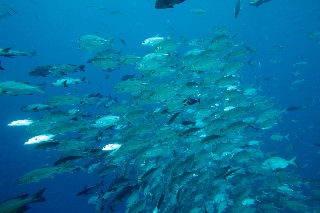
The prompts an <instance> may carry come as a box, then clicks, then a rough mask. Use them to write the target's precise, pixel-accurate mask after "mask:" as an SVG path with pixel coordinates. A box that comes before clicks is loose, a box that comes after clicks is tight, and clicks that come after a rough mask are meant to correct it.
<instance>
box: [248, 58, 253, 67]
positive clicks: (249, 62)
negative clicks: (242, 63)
mask: <svg viewBox="0 0 320 213" xmlns="http://www.w3.org/2000/svg"><path fill="white" fill-rule="evenodd" d="M252 61H253V58H251V59H250V60H249V61H247V64H248V65H249V66H251V67H252V66H253V65H252V63H251V62H252Z"/></svg>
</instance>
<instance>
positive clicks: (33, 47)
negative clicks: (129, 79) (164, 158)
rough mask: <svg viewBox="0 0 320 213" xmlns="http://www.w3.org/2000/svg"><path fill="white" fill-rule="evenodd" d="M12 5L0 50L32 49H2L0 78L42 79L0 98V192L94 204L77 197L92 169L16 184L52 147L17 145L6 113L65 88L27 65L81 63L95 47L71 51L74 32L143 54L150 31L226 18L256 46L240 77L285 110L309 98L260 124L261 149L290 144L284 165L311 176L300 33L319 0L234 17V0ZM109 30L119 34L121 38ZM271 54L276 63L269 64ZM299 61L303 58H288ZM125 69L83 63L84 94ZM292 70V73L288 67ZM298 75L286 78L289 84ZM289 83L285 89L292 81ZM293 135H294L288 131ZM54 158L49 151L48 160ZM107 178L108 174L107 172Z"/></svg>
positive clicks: (318, 52) (62, 205)
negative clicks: (165, 5)
mask: <svg viewBox="0 0 320 213" xmlns="http://www.w3.org/2000/svg"><path fill="white" fill-rule="evenodd" d="M1 4H6V5H10V6H11V5H14V10H15V11H16V12H17V14H15V13H13V12H12V11H10V13H11V15H10V16H7V17H4V18H1V19H0V48H6V47H12V48H13V49H17V50H21V51H36V52H37V56H35V57H17V58H4V57H1V58H0V60H1V66H2V67H4V68H5V70H4V71H1V72H0V81H1V82H2V81H7V80H16V81H23V82H26V81H27V82H30V83H32V84H41V83H46V82H47V86H46V95H41V94H34V95H32V96H13V97H6V96H1V97H0V105H1V108H0V109H1V110H0V118H1V120H0V134H1V140H0V154H1V155H0V171H1V172H0V174H1V175H0V200H5V199H7V198H10V197H14V196H17V195H21V194H25V193H34V192H36V191H38V190H40V189H41V188H44V187H45V188H47V190H46V192H45V194H44V197H46V199H47V201H46V202H43V203H38V204H34V205H32V208H31V209H30V210H29V211H28V212H30V213H32V212H61V213H64V212H94V205H92V204H87V199H88V197H76V196H75V194H76V193H77V192H79V191H80V190H81V189H82V188H83V187H84V186H85V185H92V184H94V183H97V182H99V181H100V178H99V177H97V176H96V175H95V174H86V173H84V172H74V173H67V174H63V175H55V176H54V178H53V179H50V178H49V179H44V180H41V181H40V182H39V183H34V184H28V185H23V186H17V185H16V184H15V182H16V180H17V179H18V178H19V177H20V176H21V175H23V174H24V173H26V172H28V171H31V170H33V169H35V168H38V167H42V166H45V165H52V163H53V162H54V161H55V160H56V159H57V158H58V154H57V153H54V152H48V151H43V150H34V149H32V148H30V147H28V146H24V145H23V143H24V142H25V141H27V140H28V139H29V138H30V136H29V135H27V134H26V133H25V127H15V128H12V127H8V126H7V124H8V123H10V122H11V121H13V120H17V119H25V118H30V119H33V120H36V119H38V118H40V115H41V113H40V114H37V113H26V112H21V111H20V108H21V107H22V106H24V105H26V104H31V103H40V102H45V101H46V100H47V99H48V98H49V97H52V96H54V95H59V94H63V93H65V91H66V90H65V88H55V87H53V86H52V85H51V82H52V81H53V80H54V79H53V78H52V77H47V78H42V77H30V76H29V75H28V73H29V71H30V70H31V69H32V68H34V67H36V66H39V65H47V64H49V65H50V64H51V65H55V64H63V63H69V64H86V61H87V60H88V59H90V58H92V57H93V56H94V53H88V52H83V51H80V50H79V49H78V43H77V42H76V40H77V39H78V38H79V37H80V36H82V35H85V34H94V33H98V35H99V36H102V37H106V38H112V37H113V38H115V42H114V49H116V50H122V54H137V55H143V54H145V53H147V51H148V48H146V47H143V46H142V45H141V42H142V41H143V40H144V39H146V38H148V37H152V36H156V35H160V36H171V37H173V38H175V39H178V38H179V37H180V36H183V37H184V38H187V39H188V40H191V39H194V38H197V37H201V36H203V35H206V34H208V33H210V32H211V30H213V29H214V28H215V27H217V26H225V27H226V28H227V29H229V30H230V31H231V32H232V33H233V34H237V36H236V40H237V41H238V42H244V44H246V45H247V46H250V47H251V48H253V49H257V50H256V54H254V55H253V57H254V59H253V65H254V66H253V67H249V66H247V67H245V70H244V72H243V73H244V76H243V78H244V79H248V80H251V81H255V86H257V87H260V89H261V90H262V91H261V92H262V94H265V96H266V97H270V98H272V99H273V100H274V101H275V102H276V103H277V105H278V106H279V107H280V108H282V109H284V108H285V107H288V106H302V105H307V104H309V103H311V102H313V101H314V104H313V106H311V107H310V108H307V109H302V110H298V111H293V112H288V113H284V114H282V117H281V121H280V122H279V124H278V125H276V126H275V127H274V128H272V129H270V130H267V131H265V132H262V138H263V142H264V148H265V150H269V151H274V150H277V151H278V153H280V154H281V153H282V154H283V156H285V155H286V151H285V149H286V147H287V146H288V145H289V144H291V143H295V144H296V146H295V149H294V151H293V154H294V155H295V154H296V155H298V159H297V163H298V164H299V166H300V168H291V169H293V170H295V171H294V172H295V173H297V174H300V175H301V176H302V177H305V178H308V179H319V178H320V175H319V174H316V171H317V169H319V166H318V165H319V162H320V161H319V156H320V147H319V146H311V145H312V144H316V143H318V144H319V143H320V137H319V131H320V110H319V101H320V93H319V91H320V84H319V79H320V44H319V42H320V39H318V40H311V39H308V37H309V36H310V34H311V33H314V32H316V31H320V2H319V0H308V1H307V3H306V1H299V0H272V1H270V2H268V3H266V4H263V5H261V6H260V7H259V8H256V7H252V6H249V1H242V10H241V12H240V14H239V16H238V18H237V19H235V18H234V1H232V0H231V1H225V0H216V1H211V0H202V1H196V0H187V1H186V2H184V3H183V4H180V5H177V6H175V8H174V9H166V10H156V9H154V1H153V0H150V1H148V0H122V1H119V0H118V1H117V0H113V1H102V0H94V1H92V0H83V1H75V0H68V1H62V0H57V1H41V0H25V1H15V0H12V1H8V0H7V1H1ZM195 8H202V9H204V10H205V11H206V15H199V14H194V13H192V12H191V10H192V9H195ZM112 10H119V11H121V13H122V14H116V15H109V14H108V11H112ZM117 38H121V39H124V40H125V41H126V43H127V45H126V46H124V45H123V44H122V43H121V42H119V41H118V39H117ZM273 46H284V47H286V48H285V49H284V50H283V51H279V52H277V51H271V50H269V48H270V47H273ZM270 59H276V60H280V62H281V63H277V64H274V63H271V62H270ZM301 61H307V62H309V63H308V64H307V65H294V64H295V63H297V62H301ZM132 71H133V68H128V69H125V68H121V69H120V70H116V71H115V72H112V73H110V75H111V78H110V79H104V75H105V73H104V72H102V71H101V70H100V69H99V68H97V67H94V66H91V65H89V64H86V73H85V76H86V77H87V79H88V80H90V81H93V82H95V83H94V84H91V85H90V86H88V85H82V86H79V87H78V88H80V89H81V92H83V93H82V94H85V93H98V92H100V93H101V94H103V95H108V94H109V93H111V94H112V88H113V86H114V85H115V81H116V80H117V79H119V78H120V77H121V76H122V75H124V74H131V73H132ZM296 71H299V72H300V75H298V76H293V75H292V72H296ZM296 80H304V81H303V82H302V83H300V84H295V85H293V86H292V82H294V81H296ZM292 87H293V88H292ZM273 133H281V134H282V135H287V134H290V136H289V138H290V140H291V141H287V140H283V141H281V142H277V141H272V140H270V135H271V134H273ZM295 135H296V136H295ZM48 157H52V158H48ZM105 181H106V182H108V179H107V178H106V180H105Z"/></svg>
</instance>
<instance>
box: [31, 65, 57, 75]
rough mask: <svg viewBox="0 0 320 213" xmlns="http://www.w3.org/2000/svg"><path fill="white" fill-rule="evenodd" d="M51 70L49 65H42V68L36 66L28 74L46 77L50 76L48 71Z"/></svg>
mask: <svg viewBox="0 0 320 213" xmlns="http://www.w3.org/2000/svg"><path fill="white" fill-rule="evenodd" d="M51 68H52V66H51V65H43V66H37V67H35V68H33V69H32V70H31V71H30V72H29V75H30V76H35V77H36V76H41V77H47V75H49V74H50V69H51Z"/></svg>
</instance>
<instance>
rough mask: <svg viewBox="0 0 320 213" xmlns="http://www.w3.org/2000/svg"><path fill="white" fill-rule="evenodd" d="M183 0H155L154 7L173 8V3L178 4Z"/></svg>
mask: <svg viewBox="0 0 320 213" xmlns="http://www.w3.org/2000/svg"><path fill="white" fill-rule="evenodd" d="M184 1H185V0H156V5H155V8H156V9H166V8H173V5H175V4H180V3H182V2H184Z"/></svg>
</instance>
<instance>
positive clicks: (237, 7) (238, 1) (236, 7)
mask: <svg viewBox="0 0 320 213" xmlns="http://www.w3.org/2000/svg"><path fill="white" fill-rule="evenodd" d="M240 7H241V3H240V0H236V5H235V8H234V17H235V18H238V15H239V13H240V10H241V8H240Z"/></svg>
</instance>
